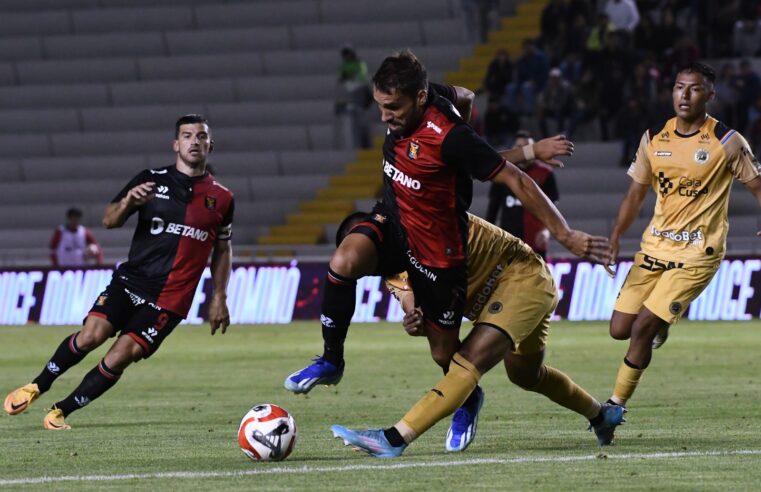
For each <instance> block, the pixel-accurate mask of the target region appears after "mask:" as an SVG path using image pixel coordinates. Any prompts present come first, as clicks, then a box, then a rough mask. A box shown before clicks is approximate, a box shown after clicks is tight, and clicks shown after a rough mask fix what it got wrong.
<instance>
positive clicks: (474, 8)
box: [461, 0, 499, 43]
mask: <svg viewBox="0 0 761 492" xmlns="http://www.w3.org/2000/svg"><path fill="white" fill-rule="evenodd" d="M461 2H462V13H463V17H464V20H465V41H470V42H472V43H483V42H485V41H486V37H487V35H488V34H489V31H491V30H492V29H494V28H495V27H496V26H497V23H498V22H499V9H498V7H499V1H498V0H461Z"/></svg>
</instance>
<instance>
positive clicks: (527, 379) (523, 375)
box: [507, 368, 539, 391]
mask: <svg viewBox="0 0 761 492" xmlns="http://www.w3.org/2000/svg"><path fill="white" fill-rule="evenodd" d="M507 377H508V378H509V379H510V382H511V383H513V384H514V385H516V386H518V387H520V388H522V389H524V390H526V391H531V390H532V389H534V388H536V386H537V384H539V373H538V372H537V371H526V370H522V369H519V368H511V369H508V371H507Z"/></svg>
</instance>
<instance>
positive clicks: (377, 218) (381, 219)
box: [373, 214, 386, 224]
mask: <svg viewBox="0 0 761 492" xmlns="http://www.w3.org/2000/svg"><path fill="white" fill-rule="evenodd" d="M373 219H374V220H375V221H376V222H379V223H381V224H385V223H386V216H385V215H382V214H375V216H374V217H373Z"/></svg>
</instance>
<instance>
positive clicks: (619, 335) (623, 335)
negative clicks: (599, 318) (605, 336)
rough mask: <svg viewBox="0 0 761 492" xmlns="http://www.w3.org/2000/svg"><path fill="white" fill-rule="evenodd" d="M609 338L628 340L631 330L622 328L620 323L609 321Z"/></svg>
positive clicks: (625, 327) (626, 327)
mask: <svg viewBox="0 0 761 492" xmlns="http://www.w3.org/2000/svg"><path fill="white" fill-rule="evenodd" d="M610 336H611V338H613V339H615V340H628V339H629V337H630V336H631V329H630V327H628V326H624V325H622V324H621V323H616V322H615V321H613V320H611V322H610Z"/></svg>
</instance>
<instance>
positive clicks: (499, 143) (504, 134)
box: [484, 94, 520, 147]
mask: <svg viewBox="0 0 761 492" xmlns="http://www.w3.org/2000/svg"><path fill="white" fill-rule="evenodd" d="M519 126H520V117H519V116H518V115H517V114H515V113H514V112H512V111H511V110H510V108H509V107H508V106H507V105H505V104H503V101H502V97H501V96H500V95H499V94H490V95H489V103H488V105H487V106H486V114H485V115H484V133H485V137H486V141H487V142H489V144H490V145H492V146H493V147H504V146H506V145H507V143H508V141H509V140H510V136H511V135H512V134H513V133H515V132H516V131H517V130H518V127H519Z"/></svg>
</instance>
